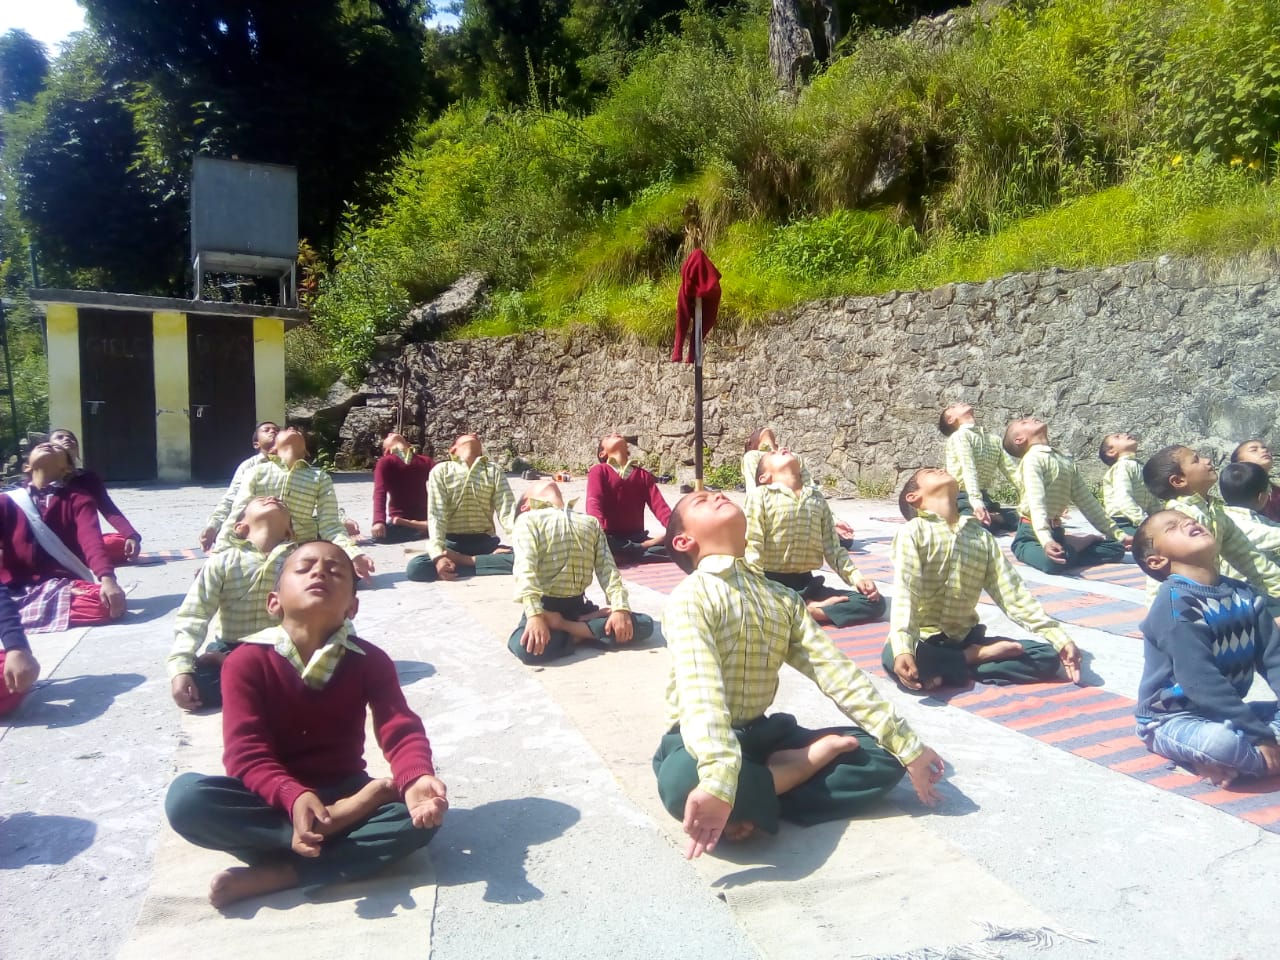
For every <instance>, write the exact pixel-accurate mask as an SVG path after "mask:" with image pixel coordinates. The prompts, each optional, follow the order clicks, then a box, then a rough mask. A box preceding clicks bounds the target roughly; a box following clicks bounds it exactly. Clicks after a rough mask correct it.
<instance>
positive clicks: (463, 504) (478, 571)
mask: <svg viewBox="0 0 1280 960" xmlns="http://www.w3.org/2000/svg"><path fill="white" fill-rule="evenodd" d="M495 514H496V515H497V517H498V522H499V523H501V524H502V528H503V529H504V530H507V531H510V530H511V529H512V528H513V527H514V526H515V522H516V500H515V496H514V495H513V494H512V492H511V484H509V483H508V482H507V476H506V474H505V473H503V472H502V469H501V468H500V467H499V466H498V465H497V464H495V463H491V462H490V461H489V458H488V457H485V456H480V457H477V458H476V460H475V462H474V463H472V464H471V466H470V467H468V466H467V465H466V464H464V463H462V461H460V460H444V461H441V462H440V463H437V464H436V465H435V467H434V468H433V469H432V471H431V477H430V479H429V480H428V481H427V530H428V535H427V544H426V551H425V552H424V553H423V554H422V555H421V556H417V557H414V558H413V559H412V560H410V561H409V563H408V566H407V567H406V569H405V576H406V577H407V578H408V579H410V580H420V581H432V580H435V579H437V573H436V565H435V562H436V560H437V559H439V558H440V557H441V556H442V555H443V554H444V552H445V550H455V551H457V552H458V553H462V554H466V555H467V556H470V557H475V558H476V566H475V575H476V576H489V575H500V574H507V573H510V572H511V565H512V557H511V554H509V553H506V554H502V553H500V554H495V553H494V551H495V550H497V549H498V548H499V547H500V546H502V541H501V540H499V539H498V537H497V536H496V532H495V527H494V525H493V518H494V515H495ZM460 572H469V571H460Z"/></svg>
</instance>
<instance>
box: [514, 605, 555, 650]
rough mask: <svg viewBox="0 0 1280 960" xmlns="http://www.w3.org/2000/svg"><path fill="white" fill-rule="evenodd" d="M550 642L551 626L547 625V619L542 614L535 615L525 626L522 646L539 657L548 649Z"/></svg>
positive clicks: (521, 641)
mask: <svg viewBox="0 0 1280 960" xmlns="http://www.w3.org/2000/svg"><path fill="white" fill-rule="evenodd" d="M550 642H551V626H550V624H548V623H547V618H546V617H545V616H544V615H543V614H541V613H537V614H534V615H533V616H532V617H530V618H529V619H528V621H527V622H526V623H525V625H524V633H523V634H522V635H521V637H520V644H521V645H522V646H523V647H524V648H525V649H526V650H528V651H529V652H530V653H532V654H534V655H535V656H537V655H538V654H540V653H542V652H543V651H544V650H546V649H547V644H548V643H550Z"/></svg>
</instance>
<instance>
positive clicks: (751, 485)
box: [742, 450, 817, 493]
mask: <svg viewBox="0 0 1280 960" xmlns="http://www.w3.org/2000/svg"><path fill="white" fill-rule="evenodd" d="M766 453H773V451H772V450H748V451H747V452H746V453H744V454H743V455H742V485H743V486H744V487H746V490H747V493H750V492H751V491H752V490H754V489H755V488H756V487H757V486H758V484H757V483H756V471H757V470H759V469H760V461H761V460H763V459H764V455H765V454H766ZM796 459H797V460H800V457H799V454H797V455H796ZM800 482H801V483H803V484H804V485H805V486H806V487H814V486H817V484H815V483H814V482H813V477H812V476H810V475H809V468H808V467H806V466H805V465H804V461H803V460H800Z"/></svg>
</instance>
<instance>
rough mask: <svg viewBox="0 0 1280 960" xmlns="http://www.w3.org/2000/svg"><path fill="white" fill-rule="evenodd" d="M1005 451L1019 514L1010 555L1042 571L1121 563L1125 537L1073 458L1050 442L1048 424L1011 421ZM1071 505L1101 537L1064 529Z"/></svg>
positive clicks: (1056, 571) (1036, 421)
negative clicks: (1013, 470)
mask: <svg viewBox="0 0 1280 960" xmlns="http://www.w3.org/2000/svg"><path fill="white" fill-rule="evenodd" d="M1004 449H1005V452H1006V453H1008V454H1009V456H1011V457H1013V458H1014V459H1015V460H1019V461H1021V462H1020V463H1019V464H1018V488H1019V489H1020V490H1021V491H1022V503H1021V505H1020V506H1019V511H1020V513H1021V517H1020V519H1019V521H1018V531H1017V533H1015V534H1014V537H1013V545H1012V549H1013V555H1014V556H1015V557H1017V558H1018V559H1019V560H1021V561H1022V562H1023V563H1025V564H1026V565H1027V566H1029V567H1035V568H1036V569H1037V570H1040V571H1042V572H1044V573H1061V572H1064V571H1066V570H1069V569H1075V568H1079V567H1091V566H1094V565H1096V564H1100V563H1121V562H1123V560H1124V551H1125V548H1126V547H1128V545H1129V540H1130V538H1129V537H1128V536H1127V535H1125V534H1124V533H1123V532H1122V531H1121V530H1120V529H1119V528H1117V527H1116V525H1115V523H1114V522H1113V521H1112V519H1111V518H1110V517H1108V516H1107V514H1106V511H1105V510H1103V509H1102V504H1100V503H1098V498H1097V497H1095V496H1094V495H1093V491H1092V490H1090V489H1089V485H1088V484H1087V483H1085V482H1084V477H1082V476H1080V471H1079V469H1078V468H1077V467H1076V465H1075V463H1074V462H1073V461H1072V459H1071V458H1070V457H1068V456H1066V455H1065V454H1062V453H1059V452H1058V451H1057V450H1055V449H1053V447H1051V446H1049V428H1048V427H1047V426H1046V425H1045V423H1044V421H1042V420H1037V419H1036V418H1035V417H1023V418H1022V419H1021V420H1014V421H1013V422H1012V423H1010V424H1009V426H1008V428H1007V429H1006V430H1005V432H1004ZM1072 505H1074V506H1075V507H1076V508H1077V509H1078V510H1079V511H1080V512H1081V513H1082V514H1084V518H1085V519H1086V520H1088V521H1089V523H1091V524H1092V525H1093V526H1094V527H1095V528H1096V529H1097V530H1098V531H1099V532H1100V533H1102V534H1103V536H1097V535H1096V534H1075V533H1067V532H1066V530H1065V529H1064V528H1063V526H1062V515H1063V514H1064V513H1066V512H1067V509H1068V508H1069V507H1071V506H1072Z"/></svg>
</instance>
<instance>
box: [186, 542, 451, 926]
mask: <svg viewBox="0 0 1280 960" xmlns="http://www.w3.org/2000/svg"><path fill="white" fill-rule="evenodd" d="M358 606H359V603H358V601H357V599H356V574H355V568H354V567H353V566H352V563H351V560H350V558H349V557H348V556H347V555H346V554H345V553H344V552H343V551H342V549H341V548H340V547H337V546H335V545H334V544H332V543H329V542H327V541H323V540H313V541H311V542H309V543H304V544H303V545H302V546H300V547H299V548H298V549H297V550H295V551H294V552H293V554H292V555H291V556H290V557H289V559H288V560H286V561H285V564H284V567H283V568H282V569H281V571H280V578H279V580H278V581H277V582H276V589H275V591H274V592H272V593H271V594H270V595H269V596H268V598H267V609H268V611H270V613H271V614H272V615H273V616H276V617H280V618H281V623H280V626H279V627H271V628H270V629H267V630H263V631H262V632H261V633H256V634H253V635H252V636H250V637H246V638H245V640H244V642H243V643H242V644H241V645H240V646H239V647H238V648H236V650H235V651H233V652H232V653H231V654H230V655H228V657H227V659H226V662H225V663H224V664H223V667H222V697H223V700H222V739H223V754H222V758H223V765H224V766H225V767H226V770H227V774H228V775H227V776H225V777H217V776H204V775H201V774H196V773H184V774H182V775H181V776H179V777H178V778H177V779H176V780H174V782H173V783H172V784H171V785H170V787H169V793H168V796H167V797H166V798H165V813H166V814H167V815H168V817H169V823H170V824H171V825H172V827H173V829H174V830H175V831H176V832H177V833H178V834H179V835H181V836H182V837H184V838H186V839H187V840H189V841H191V842H192V843H194V844H196V845H197V846H201V847H206V848H208V849H210V850H225V851H226V852H228V853H230V854H232V855H234V856H236V857H238V858H240V859H241V860H243V861H245V862H246V863H247V864H248V866H247V867H231V868H229V869H226V870H222V871H219V872H218V873H216V874H214V877H213V881H212V883H211V884H210V888H209V902H210V903H212V904H213V905H214V906H215V907H224V906H226V905H227V904H230V903H234V902H236V901H237V900H243V899H245V898H246V897H256V896H263V895H265V894H268V893H274V892H275V891H277V890H285V889H288V888H290V887H298V886H301V887H303V888H304V889H305V892H306V893H308V894H311V893H312V892H314V890H315V889H317V888H319V887H321V886H323V885H325V884H330V883H337V882H340V881H349V880H356V879H359V878H361V877H365V876H367V875H369V874H371V873H373V872H375V871H376V870H378V869H380V868H381V867H382V866H384V865H386V864H388V863H391V862H393V861H395V860H399V859H401V858H402V857H406V856H408V855H409V854H411V853H413V852H414V851H415V850H417V849H418V848H419V847H422V846H425V845H426V844H427V843H428V842H429V841H430V840H431V838H432V836H434V834H435V831H436V828H437V827H439V826H440V823H441V821H442V820H443V818H444V812H445V810H446V809H448V806H449V803H448V800H447V799H446V790H445V785H444V784H443V783H441V782H440V781H439V780H437V779H436V777H435V768H434V767H433V765H432V762H431V745H430V743H428V741H427V736H426V733H425V732H424V731H423V728H422V721H421V720H419V719H418V716H417V714H415V713H414V712H413V711H412V710H410V709H409V707H408V705H407V704H406V703H405V699H404V693H403V692H402V691H401V690H400V683H399V680H398V679H397V678H396V670H395V666H394V664H393V663H392V662H391V658H390V657H388V656H387V655H386V654H385V653H384V652H383V651H382V650H380V649H379V648H378V647H375V646H374V645H373V644H371V643H369V642H368V641H366V640H361V639H360V638H359V637H357V636H356V635H355V633H354V631H353V629H352V626H351V623H350V622H349V618H351V617H353V616H355V613H356V610H357V608H358ZM366 709H367V710H369V711H371V712H372V714H373V728H374V732H375V735H376V736H377V739H378V745H379V746H380V747H381V748H382V752H383V754H384V755H385V756H386V758H387V761H388V762H389V763H390V764H391V778H390V779H385V780H374V779H372V778H371V777H370V776H369V774H368V772H367V771H366V770H365V761H364V725H365V711H366Z"/></svg>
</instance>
